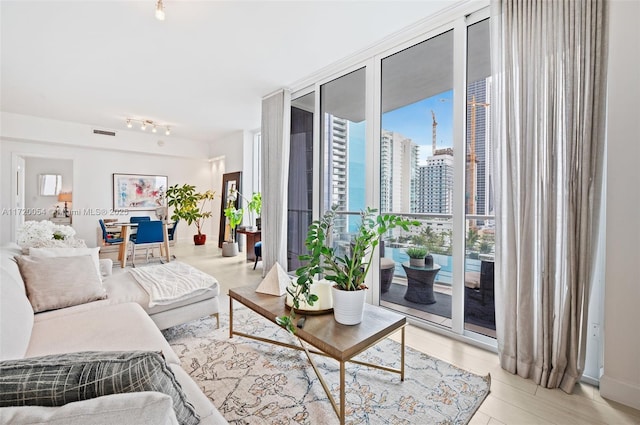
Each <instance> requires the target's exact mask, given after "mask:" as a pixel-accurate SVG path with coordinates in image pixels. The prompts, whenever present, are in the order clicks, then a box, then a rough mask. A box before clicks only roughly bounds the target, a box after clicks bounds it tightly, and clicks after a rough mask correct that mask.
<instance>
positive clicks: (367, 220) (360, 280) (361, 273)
mask: <svg viewBox="0 0 640 425" xmlns="http://www.w3.org/2000/svg"><path fill="white" fill-rule="evenodd" d="M336 211H337V206H334V207H333V208H331V210H330V211H328V212H327V213H326V214H325V215H324V216H323V217H322V218H320V220H316V221H314V222H312V223H311V225H310V226H309V229H308V231H307V238H306V240H305V246H306V248H307V249H308V250H309V254H306V255H301V256H300V257H299V258H300V260H301V261H303V262H305V265H303V266H302V267H300V268H298V269H297V270H296V276H298V277H297V279H296V280H295V281H294V282H293V284H292V286H291V287H289V288H287V291H288V292H289V294H290V295H291V296H292V298H293V308H292V309H291V313H290V314H289V315H288V316H281V317H279V318H277V322H278V324H280V325H282V326H285V327H286V328H287V329H289V331H291V332H294V331H295V327H294V326H293V321H292V319H293V318H294V317H295V309H296V308H299V307H300V300H304V301H305V302H306V303H307V304H308V305H311V306H312V305H313V303H314V302H316V301H317V300H318V297H317V296H316V295H315V294H311V291H310V289H311V285H312V283H313V278H314V276H316V275H318V274H321V273H324V278H325V279H327V280H329V281H331V282H333V284H334V285H333V288H332V291H333V295H334V299H333V308H334V315H335V317H336V321H338V322H339V323H344V324H356V323H359V321H361V320H362V310H361V311H360V313H359V320H358V313H356V314H355V315H354V316H352V317H347V318H346V319H347V320H346V322H348V323H345V321H343V320H342V317H345V316H342V317H339V315H338V313H339V312H338V311H337V310H336V308H338V309H339V308H340V302H338V303H336V301H337V299H336V295H337V296H341V295H344V293H352V294H353V293H358V294H357V295H358V296H359V298H361V301H359V302H360V303H361V304H362V305H361V307H362V308H364V290H365V289H367V287H366V286H365V284H364V282H365V278H366V276H367V273H368V272H369V268H370V267H371V259H372V257H373V251H374V248H375V247H376V246H377V245H378V243H379V241H380V237H381V236H382V235H383V234H384V233H386V232H388V231H389V230H391V229H393V228H395V227H401V228H402V229H404V230H409V226H419V225H420V222H418V221H412V220H408V219H405V218H403V217H399V216H396V215H393V214H383V215H378V214H377V210H375V209H372V208H367V209H366V210H364V211H362V212H361V214H360V217H361V222H360V226H359V227H358V229H357V232H356V235H355V237H354V239H353V240H352V241H351V250H350V253H348V254H345V255H344V256H338V255H336V252H335V249H334V248H333V247H332V246H331V233H332V229H333V223H334V220H335V217H336ZM348 315H349V314H348ZM349 316H351V315H349ZM354 321H355V322H354Z"/></svg>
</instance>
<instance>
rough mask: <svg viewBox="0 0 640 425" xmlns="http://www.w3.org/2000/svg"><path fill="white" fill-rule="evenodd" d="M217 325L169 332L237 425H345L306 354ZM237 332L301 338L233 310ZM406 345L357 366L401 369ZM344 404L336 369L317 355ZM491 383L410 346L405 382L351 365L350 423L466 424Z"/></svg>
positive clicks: (391, 345)
mask: <svg viewBox="0 0 640 425" xmlns="http://www.w3.org/2000/svg"><path fill="white" fill-rule="evenodd" d="M221 323H222V325H221V328H220V329H217V330H216V329H215V321H214V320H213V319H211V318H206V319H201V320H197V321H193V322H190V323H187V324H185V325H181V326H176V327H174V328H171V329H167V330H166V331H164V332H163V333H164V335H165V337H166V338H167V340H168V341H169V343H170V344H171V346H172V347H173V349H174V350H175V351H176V352H177V353H178V355H179V356H180V359H181V362H182V366H183V367H184V368H185V370H186V371H187V372H189V374H190V375H191V377H192V378H193V379H194V380H195V381H196V382H197V383H198V384H199V385H200V387H201V388H202V389H203V391H204V392H205V394H207V396H208V397H209V398H210V399H211V400H212V401H213V403H214V405H215V406H216V407H217V408H218V409H219V410H220V412H221V413H222V415H223V416H224V417H225V418H226V419H227V421H229V422H230V423H232V424H310V425H317V424H323V425H324V424H337V423H339V421H338V418H337V416H336V414H335V413H334V411H333V408H332V406H331V403H330V402H329V399H328V398H327V396H326V394H325V392H324V390H323V389H322V386H321V384H320V382H319V381H318V378H317V377H316V375H315V373H314V371H313V369H312V367H311V365H310V364H309V361H308V360H307V358H306V356H305V354H304V353H303V352H299V351H295V350H291V349H288V348H285V347H279V346H276V345H273V344H267V343H262V342H259V341H254V340H250V339H247V338H242V337H238V336H234V337H233V338H231V339H230V338H229V328H228V323H229V318H228V315H222V317H221ZM234 329H236V330H238V331H242V332H245V333H248V334H250V335H258V336H262V337H265V338H270V339H276V340H280V341H283V342H288V343H296V342H295V341H296V340H295V338H293V337H292V336H291V335H289V334H288V333H287V332H285V331H284V330H283V329H281V328H279V327H278V326H276V325H275V324H272V323H271V322H269V321H267V320H266V319H264V318H262V317H261V316H259V315H258V314H256V313H253V312H251V311H249V310H248V309H246V308H240V309H237V310H235V311H234ZM399 350H400V344H398V343H397V342H395V341H392V340H390V339H385V340H384V341H382V342H381V343H379V344H378V345H376V346H374V347H372V348H370V349H369V350H367V351H366V352H364V353H362V354H361V355H360V356H358V359H359V360H363V361H366V362H370V363H374V364H380V365H387V366H390V367H395V368H398V367H399V364H400V351H399ZM315 361H316V363H317V365H318V367H319V368H320V370H321V371H322V374H323V377H324V378H325V380H326V381H327V383H328V385H329V387H330V388H331V391H332V394H333V397H334V398H335V399H336V401H338V400H339V392H338V390H339V389H338V382H339V365H338V362H336V361H334V360H332V359H330V358H327V357H323V356H315ZM490 381H491V379H490V376H489V375H487V376H479V375H475V374H473V373H470V372H467V371H465V370H462V369H459V368H457V367H455V366H453V365H451V364H449V363H447V362H444V361H442V360H438V359H435V358H433V357H430V356H428V355H426V354H423V353H420V352H418V351H416V350H413V349H411V348H409V347H407V348H406V368H405V381H404V382H401V381H400V377H399V375H398V374H395V373H389V372H385V371H382V370H378V369H373V368H368V367H366V366H360V365H354V364H348V365H347V378H346V386H347V388H346V391H347V409H346V412H347V423H350V424H420V425H422V424H425V425H426V424H466V423H468V422H469V420H470V419H471V417H472V415H473V413H474V412H475V411H476V410H477V409H478V407H479V406H480V404H481V403H482V401H483V400H484V399H485V397H486V396H487V394H488V393H489V387H490Z"/></svg>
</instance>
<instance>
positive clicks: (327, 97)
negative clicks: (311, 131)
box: [320, 68, 366, 254]
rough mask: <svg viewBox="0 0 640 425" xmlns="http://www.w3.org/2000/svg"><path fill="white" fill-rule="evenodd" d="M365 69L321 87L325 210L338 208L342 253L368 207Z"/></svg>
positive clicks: (337, 233)
mask: <svg viewBox="0 0 640 425" xmlns="http://www.w3.org/2000/svg"><path fill="white" fill-rule="evenodd" d="M365 76H366V68H360V69H358V70H356V71H353V72H350V73H348V74H346V75H343V76H342V77H340V78H336V79H334V80H332V81H329V82H327V83H325V84H322V85H321V86H320V112H321V115H320V118H321V124H320V128H321V135H320V140H321V142H322V170H323V178H322V184H323V190H322V193H323V197H322V202H321V208H322V210H328V209H329V208H331V207H332V206H334V205H337V206H338V210H337V211H338V215H337V218H336V220H335V222H334V228H333V233H334V238H333V244H334V247H335V248H336V252H337V253H338V254H341V253H342V252H345V251H347V250H349V249H350V241H351V235H352V233H353V232H354V231H355V229H356V227H357V226H358V224H359V222H360V217H359V212H360V211H361V210H363V209H364V208H365V207H366V205H365V158H366V145H365V140H366V120H365V98H366V85H365Z"/></svg>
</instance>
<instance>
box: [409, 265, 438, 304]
mask: <svg viewBox="0 0 640 425" xmlns="http://www.w3.org/2000/svg"><path fill="white" fill-rule="evenodd" d="M402 268H403V269H404V272H405V273H406V274H407V292H406V294H405V295H404V299H405V300H407V301H411V302H414V303H418V304H433V303H435V302H436V299H435V297H434V296H433V281H434V280H435V279H436V275H437V274H438V272H439V271H440V266H439V265H437V264H434V265H433V267H414V266H411V265H410V264H409V262H406V263H402Z"/></svg>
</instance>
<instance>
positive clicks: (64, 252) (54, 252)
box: [29, 247, 102, 280]
mask: <svg viewBox="0 0 640 425" xmlns="http://www.w3.org/2000/svg"><path fill="white" fill-rule="evenodd" d="M99 254H100V247H96V248H29V255H30V256H32V257H76V256H79V255H90V256H91V259H92V260H93V264H94V265H95V268H96V273H97V274H98V279H100V280H102V274H101V273H100V257H99Z"/></svg>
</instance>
